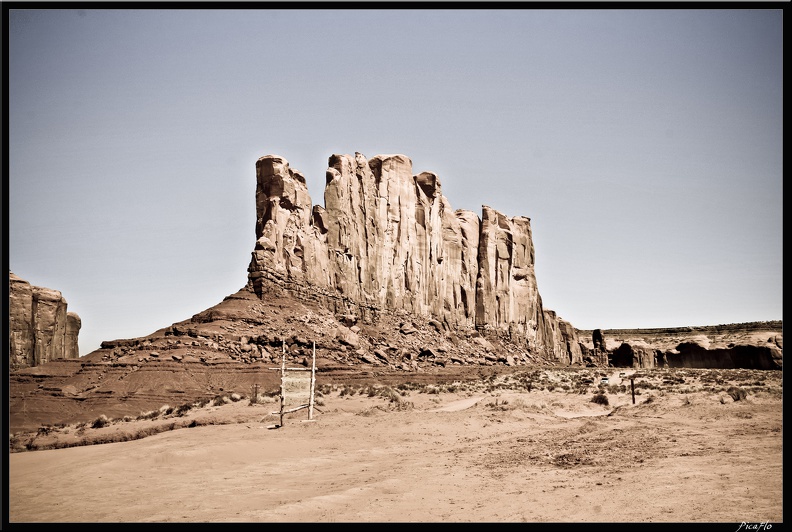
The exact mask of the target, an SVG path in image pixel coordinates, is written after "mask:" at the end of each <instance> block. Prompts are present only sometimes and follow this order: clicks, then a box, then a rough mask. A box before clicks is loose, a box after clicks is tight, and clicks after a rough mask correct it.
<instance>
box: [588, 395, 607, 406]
mask: <svg viewBox="0 0 792 532" xmlns="http://www.w3.org/2000/svg"><path fill="white" fill-rule="evenodd" d="M591 402H592V403H596V404H598V405H605V406H608V404H609V401H608V396H607V395H605V394H604V393H597V394H594V397H592V398H591Z"/></svg>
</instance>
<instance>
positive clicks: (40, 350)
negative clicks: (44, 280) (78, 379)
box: [9, 272, 81, 369]
mask: <svg viewBox="0 0 792 532" xmlns="http://www.w3.org/2000/svg"><path fill="white" fill-rule="evenodd" d="M67 306H68V305H67V303H66V299H64V297H63V295H62V294H61V293H60V292H59V291H57V290H53V289H51V288H44V287H40V286H33V285H31V284H30V283H29V282H27V281H25V280H24V279H22V278H20V277H18V276H17V275H15V274H13V273H12V272H9V340H10V346H9V366H10V368H12V369H17V368H25V367H35V366H40V365H42V364H46V363H47V362H50V361H52V360H57V359H64V358H65V359H75V358H78V357H79V346H78V335H79V332H80V326H81V321H80V317H79V316H78V315H77V314H76V313H74V312H68V311H67Z"/></svg>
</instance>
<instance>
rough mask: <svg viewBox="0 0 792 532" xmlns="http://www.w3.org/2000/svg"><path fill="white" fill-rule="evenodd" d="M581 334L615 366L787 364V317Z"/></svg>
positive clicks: (587, 347) (586, 347)
mask: <svg viewBox="0 0 792 532" xmlns="http://www.w3.org/2000/svg"><path fill="white" fill-rule="evenodd" d="M603 332H604V334H603ZM577 333H578V335H579V338H580V339H581V346H582V348H583V349H584V350H591V349H592V348H597V349H598V350H599V351H600V352H604V353H606V354H607V355H608V358H609V364H610V365H611V366H617V367H634V368H654V367H659V368H665V367H668V368H723V369H726V368H743V369H782V368H783V349H784V343H783V323H782V322H781V321H770V322H751V323H735V324H725V325H707V326H699V327H680V328H659V329H612V330H608V331H602V330H600V329H596V330H594V331H592V332H591V333H590V334H589V331H580V330H579V331H577ZM606 336H607V340H606V338H605V337H606ZM587 340H588V342H587Z"/></svg>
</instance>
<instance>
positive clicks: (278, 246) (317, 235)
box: [248, 152, 583, 364]
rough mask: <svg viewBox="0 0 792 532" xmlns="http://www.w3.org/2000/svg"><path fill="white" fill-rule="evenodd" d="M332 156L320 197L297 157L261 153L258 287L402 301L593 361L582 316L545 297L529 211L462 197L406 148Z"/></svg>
mask: <svg viewBox="0 0 792 532" xmlns="http://www.w3.org/2000/svg"><path fill="white" fill-rule="evenodd" d="M328 165H329V168H328V169H327V173H326V181H327V183H326V187H325V192H324V203H325V206H324V207H321V206H319V205H313V204H312V201H311V197H310V196H309V194H308V188H307V186H306V181H305V177H304V176H303V175H302V174H301V173H300V172H299V171H297V170H295V169H293V168H291V167H290V166H289V163H288V161H287V160H286V159H284V158H282V157H279V156H277V155H266V156H263V157H261V158H260V159H258V161H257V162H256V244H255V249H254V251H253V253H252V259H251V261H250V265H249V267H248V279H249V282H248V286H249V288H251V289H252V290H253V291H254V292H255V293H256V295H258V296H259V297H260V298H262V299H264V298H266V297H267V294H268V293H269V292H270V291H271V290H272V288H273V287H277V289H284V288H286V289H291V290H298V291H300V290H302V291H305V292H309V293H310V296H311V297H314V298H317V297H318V298H319V299H321V301H322V302H323V304H324V305H325V306H327V307H328V308H330V309H331V310H332V311H333V312H335V313H336V314H351V315H354V316H356V317H357V318H360V319H366V320H371V319H376V316H377V315H379V314H380V313H382V312H383V311H390V312H394V311H395V312H399V311H403V312H406V313H409V314H413V315H420V316H425V317H429V318H432V319H434V320H437V321H438V322H440V323H441V324H442V326H443V328H444V329H446V330H464V329H473V330H476V331H478V332H479V333H481V334H483V335H485V336H493V335H494V336H499V337H502V338H504V339H507V340H508V341H510V342H512V343H514V344H517V345H522V346H524V347H525V348H526V349H527V350H528V351H529V352H532V353H540V354H541V355H542V356H543V358H545V357H546V358H550V359H554V360H556V361H558V362H559V363H562V364H575V363H579V362H581V361H582V357H583V354H582V353H581V347H580V342H579V340H578V337H577V333H576V331H575V329H574V327H573V326H572V325H571V324H570V323H569V322H567V321H564V320H562V319H560V318H559V317H558V316H557V315H556V313H555V312H553V311H551V310H546V309H544V308H543V307H542V298H541V296H540V295H539V290H538V288H537V283H536V275H535V270H534V262H535V259H534V246H533V241H532V237H531V221H530V219H529V218H527V217H524V216H515V217H508V216H505V215H503V214H502V213H500V212H498V211H496V210H494V209H492V208H490V207H488V206H483V207H482V215H481V217H480V218H479V216H478V215H476V214H475V213H474V212H472V211H468V210H454V209H452V207H451V205H450V203H449V201H448V199H447V198H446V197H445V196H443V193H442V188H441V185H440V180H439V179H438V176H437V175H436V174H434V173H431V172H421V173H419V174H417V175H413V171H412V161H411V160H410V159H409V158H408V157H406V156H404V155H398V154H397V155H377V156H374V157H372V158H371V159H368V160H367V159H366V158H365V157H364V156H363V155H362V154H361V153H357V152H356V153H355V156H354V157H353V156H350V155H332V156H331V157H330V158H329V161H328Z"/></svg>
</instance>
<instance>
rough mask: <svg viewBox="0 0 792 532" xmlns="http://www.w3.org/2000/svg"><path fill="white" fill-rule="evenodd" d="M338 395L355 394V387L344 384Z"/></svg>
mask: <svg viewBox="0 0 792 532" xmlns="http://www.w3.org/2000/svg"><path fill="white" fill-rule="evenodd" d="M338 395H339V396H340V397H344V396H346V395H355V389H354V388H353V387H351V386H349V385H348V384H344V387H343V388H342V389H341V391H340V392H339V394H338Z"/></svg>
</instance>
